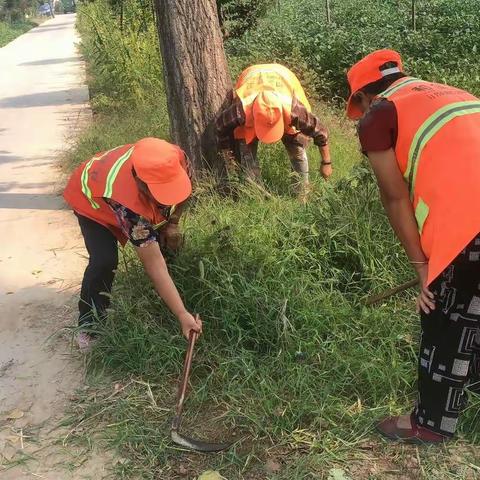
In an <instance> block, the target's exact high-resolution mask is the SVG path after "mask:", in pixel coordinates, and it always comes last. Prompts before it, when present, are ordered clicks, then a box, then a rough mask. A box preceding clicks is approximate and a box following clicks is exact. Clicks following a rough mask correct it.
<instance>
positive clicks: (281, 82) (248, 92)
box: [233, 63, 312, 144]
mask: <svg viewBox="0 0 480 480" xmlns="http://www.w3.org/2000/svg"><path fill="white" fill-rule="evenodd" d="M265 91H270V92H275V93H276V94H277V95H278V96H279V97H280V99H281V100H282V104H283V122H284V124H285V133H286V134H289V135H294V134H296V133H298V130H297V129H295V128H294V127H291V123H292V101H293V96H294V95H295V96H296V97H297V98H298V100H299V101H300V102H301V103H302V104H303V105H304V106H305V107H306V109H307V110H308V111H309V112H311V111H312V108H311V107H310V103H309V102H308V100H307V97H306V96H305V91H304V90H303V88H302V86H301V85H300V81H299V80H298V78H297V77H296V76H295V74H294V73H293V72H291V71H290V70H289V69H288V68H287V67H284V66H283V65H279V64H277V63H270V64H264V65H253V66H251V67H248V68H247V69H246V70H244V71H243V72H242V74H241V75H240V77H239V78H238V80H237V84H236V85H235V95H236V96H237V97H238V98H239V99H240V100H241V102H242V105H243V110H244V112H245V124H244V125H241V126H239V127H237V128H236V129H235V130H234V132H233V134H234V137H235V138H237V139H243V140H245V142H246V143H247V144H249V143H251V142H252V141H253V140H254V139H255V138H256V135H255V129H254V127H253V102H254V101H255V99H256V98H257V95H258V94H259V93H261V92H265Z"/></svg>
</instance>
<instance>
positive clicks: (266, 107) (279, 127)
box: [252, 91, 285, 143]
mask: <svg viewBox="0 0 480 480" xmlns="http://www.w3.org/2000/svg"><path fill="white" fill-rule="evenodd" d="M252 113H253V127H254V129H255V135H256V136H257V138H258V139H259V140H260V141H261V142H263V143H275V142H278V141H279V140H280V139H281V138H282V137H283V135H284V133H285V126H284V123H283V105H282V101H281V100H280V98H279V97H278V95H276V94H275V92H270V91H264V92H261V93H259V94H258V95H257V98H255V101H254V102H253V108H252Z"/></svg>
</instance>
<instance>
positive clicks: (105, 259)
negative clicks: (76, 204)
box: [76, 214, 118, 326]
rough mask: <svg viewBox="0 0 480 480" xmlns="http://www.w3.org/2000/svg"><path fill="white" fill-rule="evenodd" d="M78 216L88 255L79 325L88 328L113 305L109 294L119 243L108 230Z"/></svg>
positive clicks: (80, 303) (79, 306)
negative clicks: (87, 326)
mask: <svg viewBox="0 0 480 480" xmlns="http://www.w3.org/2000/svg"><path fill="white" fill-rule="evenodd" d="M76 215H77V218H78V223H79V225H80V229H81V231H82V235H83V239H84V241H85V246H86V247H87V251H88V255H89V261H88V265H87V268H86V269H85V273H84V275H83V281H82V290H81V293H80V301H79V302H78V310H79V312H80V316H79V319H78V323H79V325H81V326H86V325H91V324H93V323H94V321H95V319H96V318H102V316H104V315H105V310H106V309H107V308H108V306H109V305H110V292H111V291H112V284H113V279H114V277H115V270H116V268H117V265H118V246H117V239H116V238H115V236H114V235H113V233H112V232H111V231H110V230H109V229H108V228H106V227H104V226H103V225H100V224H99V223H97V222H94V221H93V220H90V219H89V218H86V217H83V216H82V215H78V214H76Z"/></svg>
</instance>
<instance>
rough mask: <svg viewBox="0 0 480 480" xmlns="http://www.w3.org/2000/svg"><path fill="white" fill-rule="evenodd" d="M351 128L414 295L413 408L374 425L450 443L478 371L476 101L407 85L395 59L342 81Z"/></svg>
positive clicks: (378, 58) (365, 63) (389, 54)
mask: <svg viewBox="0 0 480 480" xmlns="http://www.w3.org/2000/svg"><path fill="white" fill-rule="evenodd" d="M348 81H349V83H350V87H351V91H352V95H351V97H350V99H349V102H348V109H347V112H348V115H349V117H350V118H352V119H355V120H358V119H359V120H360V122H359V126H358V131H359V137H360V142H361V145H362V149H363V151H364V152H365V153H366V155H367V156H368V158H369V160H370V163H371V165H372V167H373V170H374V172H375V175H376V177H377V181H378V185H379V187H380V193H381V198H382V202H383V205H384V207H385V210H386V212H387V215H388V218H389V220H390V223H391V224H392V227H393V229H394V230H395V233H396V234H397V236H398V238H399V239H400V241H401V243H402V244H403V247H404V249H405V252H406V254H407V256H408V258H409V260H410V262H411V264H412V265H413V266H414V267H415V269H416V271H417V273H418V277H419V280H420V285H421V293H420V296H419V297H418V301H417V310H418V311H419V313H420V315H421V322H422V339H421V348H420V358H419V366H418V369H419V370H418V393H419V396H418V403H417V405H416V407H415V409H414V411H413V412H412V414H411V415H404V416H398V417H390V418H387V419H386V420H384V421H382V422H381V423H380V424H379V425H378V429H379V431H380V432H381V433H382V434H384V435H385V436H387V437H389V438H391V439H394V440H402V441H408V442H430V443H435V442H442V441H444V440H445V439H447V438H449V437H452V436H453V434H454V433H455V430H456V427H457V421H458V417H459V414H460V412H461V410H462V409H463V408H464V407H465V406H466V393H465V388H466V387H469V388H474V387H475V385H476V387H477V389H478V386H479V384H480V382H479V380H480V377H479V366H480V362H479V360H480V356H479V353H480V328H479V327H480V234H479V232H480V161H479V159H480V101H479V100H478V99H477V98H475V97H474V96H473V95H470V94H469V93H467V92H465V91H463V90H459V89H457V88H453V87H450V86H448V85H440V84H436V83H431V82H426V81H423V80H419V79H416V78H412V77H408V76H406V75H405V74H404V73H403V71H402V61H401V58H400V55H399V54H398V53H397V52H394V51H391V50H380V51H376V52H374V53H372V54H370V55H368V56H367V57H365V58H364V59H363V60H361V61H360V62H358V63H357V64H355V65H354V66H353V67H352V68H351V70H350V71H349V72H348Z"/></svg>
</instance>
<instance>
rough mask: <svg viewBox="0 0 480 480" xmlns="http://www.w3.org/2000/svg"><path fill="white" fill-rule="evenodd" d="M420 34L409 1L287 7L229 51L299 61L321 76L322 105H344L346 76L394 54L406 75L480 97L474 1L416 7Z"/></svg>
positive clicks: (438, 0)
mask: <svg viewBox="0 0 480 480" xmlns="http://www.w3.org/2000/svg"><path fill="white" fill-rule="evenodd" d="M417 3H418V10H417V30H416V31H413V30H412V27H411V17H410V11H409V5H410V2H409V1H384V0H372V1H370V2H365V1H363V0H345V1H335V0H333V1H332V2H331V14H332V23H331V24H328V23H327V20H326V12H325V4H324V2H318V1H316V0H295V1H294V0H283V1H282V2H281V4H280V5H281V7H280V8H279V9H271V10H270V12H269V13H268V15H267V16H266V17H265V18H263V19H262V20H261V21H260V22H259V24H258V26H257V28H256V29H255V30H253V31H250V32H248V33H246V34H245V35H244V37H242V38H241V39H233V40H231V41H230V42H229V43H228V50H229V53H230V54H231V55H234V56H240V57H243V58H245V62H255V61H259V62H264V61H267V62H272V61H278V62H284V63H285V62H288V61H289V60H290V59H292V58H293V59H294V61H293V62H292V63H291V65H292V66H295V63H296V62H295V58H299V57H300V58H301V59H302V60H303V61H304V62H305V63H306V64H307V65H308V68H309V69H311V70H313V72H315V74H316V77H317V81H316V84H315V88H316V90H317V91H318V92H319V93H320V94H321V95H322V96H323V97H324V98H328V99H332V98H335V97H341V98H346V97H347V95H348V86H347V83H346V71H347V69H348V68H349V67H350V66H351V65H353V63H355V62H356V61H357V60H359V59H360V58H361V57H362V56H364V55H366V54H367V53H370V52H372V51H373V50H376V49H380V48H393V49H396V50H398V51H399V52H401V53H402V56H403V57H404V60H405V64H406V69H407V71H409V72H411V74H413V75H416V76H420V77H424V78H425V79H427V80H432V81H439V82H448V83H450V84H452V85H454V86H458V87H460V88H464V89H467V90H469V91H471V92H473V93H478V94H480V82H479V80H480V63H479V62H478V53H477V50H478V48H479V45H480V31H479V29H478V28H476V25H479V24H480V9H478V7H477V5H476V3H477V2H475V1H474V0H432V1H430V2H417Z"/></svg>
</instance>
